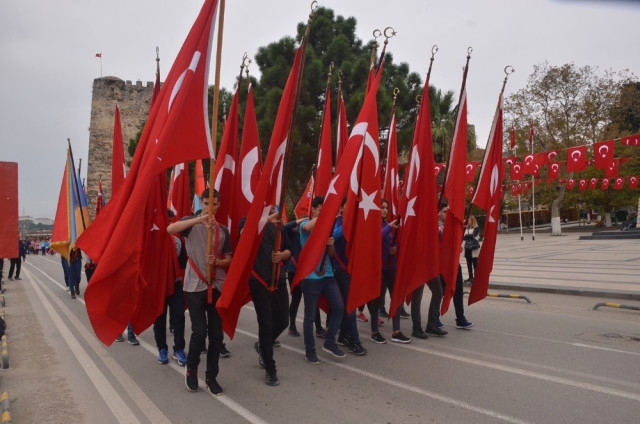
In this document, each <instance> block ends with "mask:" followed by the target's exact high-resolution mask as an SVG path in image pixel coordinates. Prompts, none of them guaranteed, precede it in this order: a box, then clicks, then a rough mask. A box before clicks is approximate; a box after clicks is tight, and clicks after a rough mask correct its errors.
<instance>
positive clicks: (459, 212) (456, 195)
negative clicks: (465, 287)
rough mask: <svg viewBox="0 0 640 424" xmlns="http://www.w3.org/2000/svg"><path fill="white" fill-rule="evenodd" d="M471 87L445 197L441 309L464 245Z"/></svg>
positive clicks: (452, 285) (462, 108)
mask: <svg viewBox="0 0 640 424" xmlns="http://www.w3.org/2000/svg"><path fill="white" fill-rule="evenodd" d="M467 132H468V128H467V90H466V87H465V88H464V91H463V92H462V95H461V96H460V105H459V112H458V117H457V119H456V126H455V129H454V132H453V142H452V143H451V149H450V151H449V163H448V165H447V178H446V180H445V181H446V182H445V186H444V197H445V199H446V200H447V201H448V202H449V210H448V211H447V217H446V221H445V225H444V231H443V234H442V239H441V241H440V274H441V275H442V277H443V278H444V281H445V290H444V295H443V299H442V307H441V313H442V315H444V314H445V313H446V312H447V310H448V309H449V303H450V301H451V298H452V297H453V294H454V292H455V290H456V278H457V276H458V267H459V266H460V249H461V246H462V244H461V243H462V232H463V223H464V212H465V196H464V194H465V193H464V192H465V184H466V183H465V172H464V167H465V165H466V163H467Z"/></svg>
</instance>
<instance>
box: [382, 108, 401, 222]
mask: <svg viewBox="0 0 640 424" xmlns="http://www.w3.org/2000/svg"><path fill="white" fill-rule="evenodd" d="M398 168H399V166H398V132H397V129H396V114H395V106H394V110H393V111H392V112H391V123H390V124H389V139H388V141H387V166H386V167H385V172H384V185H383V186H382V197H384V198H385V199H386V200H387V201H388V202H389V213H388V214H387V221H388V222H392V221H395V220H396V219H397V218H398V213H399V211H398V206H399V187H398V184H399V182H400V178H399V177H398Z"/></svg>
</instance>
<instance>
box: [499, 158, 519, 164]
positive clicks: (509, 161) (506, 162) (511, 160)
mask: <svg viewBox="0 0 640 424" xmlns="http://www.w3.org/2000/svg"><path fill="white" fill-rule="evenodd" d="M503 160H504V164H505V166H506V165H509V166H513V164H514V163H517V162H518V157H517V156H509V157H508V158H504V159H503Z"/></svg>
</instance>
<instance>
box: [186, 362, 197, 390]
mask: <svg viewBox="0 0 640 424" xmlns="http://www.w3.org/2000/svg"><path fill="white" fill-rule="evenodd" d="M184 384H185V385H186V386H187V389H189V391H190V392H195V391H196V390H198V368H188V367H185V372H184Z"/></svg>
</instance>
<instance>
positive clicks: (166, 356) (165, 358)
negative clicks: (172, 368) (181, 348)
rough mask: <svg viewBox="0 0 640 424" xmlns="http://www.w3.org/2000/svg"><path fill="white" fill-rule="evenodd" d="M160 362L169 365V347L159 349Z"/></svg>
mask: <svg viewBox="0 0 640 424" xmlns="http://www.w3.org/2000/svg"><path fill="white" fill-rule="evenodd" d="M158 363H159V364H162V365H167V364H168V363H169V354H168V353H167V349H160V350H159V353H158Z"/></svg>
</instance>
